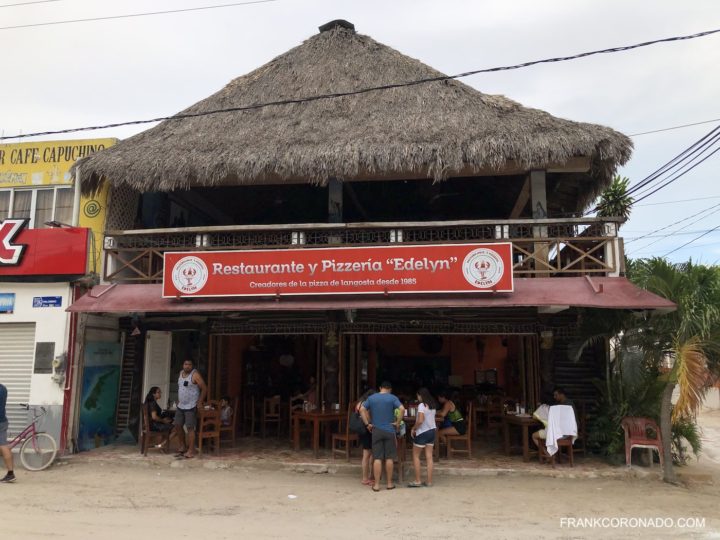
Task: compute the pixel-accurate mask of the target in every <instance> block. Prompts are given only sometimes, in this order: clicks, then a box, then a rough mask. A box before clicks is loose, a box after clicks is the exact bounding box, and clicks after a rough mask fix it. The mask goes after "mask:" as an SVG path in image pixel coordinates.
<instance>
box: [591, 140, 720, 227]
mask: <svg viewBox="0 0 720 540" xmlns="http://www.w3.org/2000/svg"><path fill="white" fill-rule="evenodd" d="M718 141H720V126H718V127H715V128H713V129H711V130H710V131H709V132H708V133H706V134H705V135H704V136H703V137H701V138H700V139H698V140H697V141H695V142H694V143H693V144H691V145H690V146H688V147H687V148H685V149H684V150H683V151H682V152H680V153H679V154H678V155H676V156H675V157H674V158H672V159H671V160H670V161H668V162H667V163H665V164H664V165H662V166H661V167H659V168H658V169H656V170H655V171H654V172H652V173H650V174H649V175H648V176H646V177H645V178H643V179H642V180H640V182H638V183H637V184H635V185H634V186H632V187H631V188H630V189H628V190H627V192H626V193H625V194H624V195H623V196H630V195H632V194H634V193H636V192H639V191H642V190H645V189H646V188H648V186H650V184H652V183H653V182H655V181H658V180H659V179H660V178H661V177H662V176H664V175H666V174H668V173H670V172H671V171H672V169H676V170H680V171H681V172H679V173H678V174H677V175H676V176H674V177H673V178H671V179H670V180H668V181H666V182H665V183H664V184H662V185H660V186H659V187H656V188H654V189H653V190H652V191H651V192H650V193H647V191H644V192H643V194H642V196H641V197H640V198H636V199H635V200H634V201H633V204H636V203H638V202H640V201H642V200H645V199H647V198H648V197H650V196H651V195H653V194H655V193H657V192H658V191H660V190H661V189H663V188H664V187H666V186H668V185H669V184H671V183H673V182H674V181H676V180H677V179H678V178H681V177H682V176H684V175H685V174H687V173H688V172H690V171H691V170H692V169H694V168H695V167H697V166H698V165H700V164H701V163H703V162H704V161H705V160H706V159H708V158H709V157H710V156H712V155H713V154H714V153H715V152H717V151H718V150H719V149H720V146H719V147H718V148H717V149H715V150H714V151H713V152H711V153H710V154H708V155H706V156H705V157H703V159H701V160H700V161H699V162H697V163H695V164H693V165H692V166H690V164H692V163H693V161H695V160H697V159H698V158H699V157H701V156H702V154H703V152H705V151H706V150H708V148H712V146H713V145H714V144H715V143H716V142H718ZM695 154H698V155H696V156H695V157H692V156H694V155H695ZM690 158H692V159H690ZM688 159H689V160H690V161H688V163H685V164H684V165H683V162H685V161H687V160H688ZM684 167H687V168H686V169H684V170H683V168H684ZM619 200H620V198H617V199H613V200H608V201H605V202H604V203H600V204H597V205H595V207H594V208H591V209H589V210H587V211H586V212H585V213H584V214H583V215H584V216H587V215H589V214H592V213H593V212H597V211H599V210H602V209H603V208H606V207H607V206H609V205H611V204H613V203H614V202H617V201H619Z"/></svg>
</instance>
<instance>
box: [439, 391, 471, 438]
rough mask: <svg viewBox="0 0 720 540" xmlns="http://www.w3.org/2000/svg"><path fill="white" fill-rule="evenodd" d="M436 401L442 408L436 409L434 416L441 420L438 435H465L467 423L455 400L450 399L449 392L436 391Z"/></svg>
mask: <svg viewBox="0 0 720 540" xmlns="http://www.w3.org/2000/svg"><path fill="white" fill-rule="evenodd" d="M437 400H438V403H439V404H440V405H442V408H441V409H440V410H439V411H437V413H436V415H435V416H436V417H437V418H438V419H440V420H442V424H441V425H440V429H439V430H438V432H437V434H438V436H439V437H444V436H445V435H465V433H466V432H467V423H466V422H465V419H464V418H463V415H462V413H461V412H460V409H458V408H457V406H456V405H455V402H454V401H453V400H452V399H450V392H448V391H446V390H443V391H442V392H438V398H437Z"/></svg>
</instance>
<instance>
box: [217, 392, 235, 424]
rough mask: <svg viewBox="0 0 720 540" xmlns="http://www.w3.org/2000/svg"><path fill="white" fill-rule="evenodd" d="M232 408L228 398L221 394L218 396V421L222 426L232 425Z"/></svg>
mask: <svg viewBox="0 0 720 540" xmlns="http://www.w3.org/2000/svg"><path fill="white" fill-rule="evenodd" d="M232 415H233V409H232V407H231V406H230V398H229V397H228V396H223V397H221V398H220V423H221V424H222V425H223V426H230V425H232V419H233V418H232Z"/></svg>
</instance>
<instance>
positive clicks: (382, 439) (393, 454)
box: [372, 428, 397, 459]
mask: <svg viewBox="0 0 720 540" xmlns="http://www.w3.org/2000/svg"><path fill="white" fill-rule="evenodd" d="M372 452H373V459H397V441H396V438H395V433H393V432H390V431H383V430H382V429H379V428H375V429H373V430H372Z"/></svg>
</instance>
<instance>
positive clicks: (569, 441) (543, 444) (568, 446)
mask: <svg viewBox="0 0 720 540" xmlns="http://www.w3.org/2000/svg"><path fill="white" fill-rule="evenodd" d="M557 408H558V406H557V405H554V406H552V407H550V412H549V414H548V422H552V415H553V410H555V409H557ZM573 420H574V421H575V428H574V431H575V432H576V433H577V431H578V429H577V418H574V416H573ZM575 439H576V435H565V436H564V437H561V438H559V439H558V440H557V441H556V442H557V446H558V451H557V453H556V454H553V455H552V456H551V455H550V454H549V453H548V451H547V441H546V440H545V439H539V442H540V444H539V445H538V461H540V463H544V462H545V461H549V462H550V463H551V464H552V466H553V468H554V467H555V457H556V456H557V458H558V460H560V458H561V457H562V455H563V451H562V449H563V448H565V455H566V456H567V457H568V460H569V461H570V466H571V467H574V466H575V453H574V449H573V443H574V442H575Z"/></svg>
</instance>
